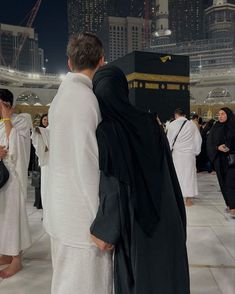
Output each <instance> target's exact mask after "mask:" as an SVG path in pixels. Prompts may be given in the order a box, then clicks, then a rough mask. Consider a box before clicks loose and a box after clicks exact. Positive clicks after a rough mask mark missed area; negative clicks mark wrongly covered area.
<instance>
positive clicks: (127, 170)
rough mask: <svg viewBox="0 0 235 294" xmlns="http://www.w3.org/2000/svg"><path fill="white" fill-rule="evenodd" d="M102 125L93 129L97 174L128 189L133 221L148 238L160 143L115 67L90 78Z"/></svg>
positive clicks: (155, 213) (156, 213)
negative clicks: (96, 154) (110, 177)
mask: <svg viewBox="0 0 235 294" xmlns="http://www.w3.org/2000/svg"><path fill="white" fill-rule="evenodd" d="M93 85H94V93H95V95H96V97H97V99H98V102H99V106H100V110H101V115H102V118H103V121H102V123H101V124H100V125H99V126H98V129H97V140H98V145H99V150H102V152H100V154H99V155H100V157H99V164H100V170H101V171H103V172H104V173H105V174H106V175H110V176H114V177H116V178H117V179H118V180H119V181H120V182H124V183H126V184H128V185H129V186H130V188H131V198H132V200H133V206H134V211H135V218H136V220H137V222H138V223H139V224H140V226H141V228H142V229H143V231H144V232H145V233H146V234H148V235H151V234H152V233H153V231H154V229H155V227H156V224H157V223H158V221H159V218H160V203H161V182H162V176H161V168H162V158H163V142H162V141H161V130H160V126H159V125H158V123H157V122H156V119H155V117H154V115H152V114H148V113H144V112H142V111H140V110H137V109H136V108H134V107H133V106H132V105H131V104H130V103H129V99H128V94H129V90H128V83H127V79H126V77H125V75H124V73H123V72H122V71H121V70H120V69H119V68H117V67H115V66H111V65H108V66H104V67H102V68H101V69H100V70H98V71H97V73H96V74H95V76H94V79H93Z"/></svg>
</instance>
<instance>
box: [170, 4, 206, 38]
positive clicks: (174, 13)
mask: <svg viewBox="0 0 235 294" xmlns="http://www.w3.org/2000/svg"><path fill="white" fill-rule="evenodd" d="M203 15H204V5H203V0H190V1H189V0H169V28H170V30H171V31H172V38H173V40H174V41H175V42H183V41H191V40H198V39H202V38H203V34H204V30H203Z"/></svg>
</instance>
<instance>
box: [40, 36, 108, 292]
mask: <svg viewBox="0 0 235 294" xmlns="http://www.w3.org/2000/svg"><path fill="white" fill-rule="evenodd" d="M67 54H68V58H69V60H68V64H69V67H70V70H71V72H70V73H68V74H67V75H66V77H65V79H64V80H63V82H62V84H61V86H60V88H59V90H58V93H57V95H56V96H55V98H54V100H53V102H52V104H51V107H50V111H49V126H50V128H49V163H48V181H47V193H46V195H45V197H44V203H43V205H44V225H45V228H46V231H47V232H48V233H49V235H50V237H51V247H52V265H53V278H52V289H51V291H52V293H53V294H111V293H112V257H111V252H110V250H111V249H112V245H110V244H107V243H105V242H103V241H101V240H98V239H96V238H95V237H93V240H92V238H91V235H90V226H91V224H92V222H93V220H94V219H95V217H96V214H97V210H98V204H99V196H98V193H99V177H100V174H99V164H98V147H97V141H96V128H97V126H98V124H99V123H100V121H101V116H100V111H99V106H98V102H97V99H96V97H95V95H94V94H93V91H92V78H93V75H94V73H95V71H96V70H97V69H98V67H99V66H101V65H102V64H103V63H104V57H103V48H102V43H101V42H100V40H99V39H98V38H97V37H96V36H95V35H93V34H90V33H83V34H81V35H79V36H75V37H72V38H71V40H70V41H69V44H68V48H67ZM95 243H96V244H95ZM96 245H97V246H98V247H99V248H100V249H102V250H100V249H99V248H98V247H97V246H96Z"/></svg>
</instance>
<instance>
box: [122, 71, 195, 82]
mask: <svg viewBox="0 0 235 294" xmlns="http://www.w3.org/2000/svg"><path fill="white" fill-rule="evenodd" d="M127 80H128V82H132V81H136V80H138V81H142V82H143V81H147V82H167V83H183V84H189V82H190V78H189V77H188V76H172V75H157V74H147V73H138V72H133V73H131V74H129V75H127Z"/></svg>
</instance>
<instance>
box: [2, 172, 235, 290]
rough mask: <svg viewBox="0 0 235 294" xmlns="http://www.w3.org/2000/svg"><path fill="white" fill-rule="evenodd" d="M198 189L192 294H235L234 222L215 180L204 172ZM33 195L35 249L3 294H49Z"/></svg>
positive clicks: (46, 245)
mask: <svg viewBox="0 0 235 294" xmlns="http://www.w3.org/2000/svg"><path fill="white" fill-rule="evenodd" d="M198 184H199V195H198V197H197V198H196V199H195V205H194V206H193V207H191V208H188V209H187V217H188V242H187V246H188V255H189V263H190V279H191V294H235V221H231V220H230V219H229V217H228V215H226V214H225V213H224V208H225V205H224V202H223V198H222V195H221V193H220V189H219V186H218V183H217V179H216V176H215V175H211V174H207V173H201V174H199V175H198ZM33 196H34V195H33V189H32V187H30V186H29V199H28V202H27V213H28V216H29V223H30V230H31V232H32V239H33V244H32V246H31V248H29V249H28V250H26V251H25V253H24V269H23V270H22V271H21V272H19V273H18V274H17V275H15V276H14V277H12V278H10V279H7V280H1V279H0V294H50V283H51V275H52V268H51V260H50V242H49V237H48V236H47V234H46V233H45V231H44V229H43V227H42V221H41V217H42V212H41V211H38V210H36V209H35V208H33ZM64 294H66V293H64ZM74 294H83V293H74ZM94 294H95V293H94ZM146 294H148V293H146ZM159 294H164V293H159ZM172 294H174V293H172Z"/></svg>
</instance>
